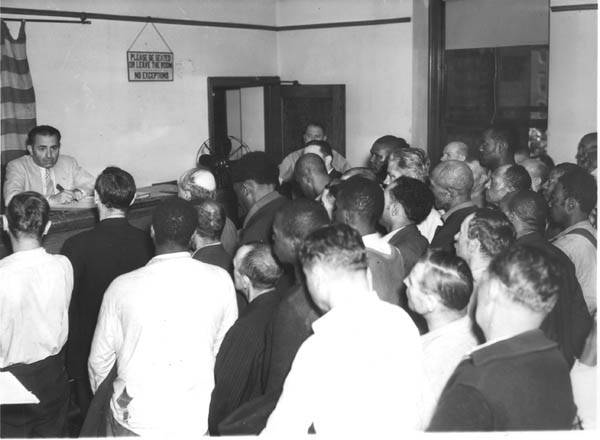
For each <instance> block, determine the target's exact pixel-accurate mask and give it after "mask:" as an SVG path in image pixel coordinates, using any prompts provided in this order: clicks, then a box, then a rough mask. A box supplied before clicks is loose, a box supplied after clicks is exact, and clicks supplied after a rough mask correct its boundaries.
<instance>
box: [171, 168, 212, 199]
mask: <svg viewBox="0 0 600 440" xmlns="http://www.w3.org/2000/svg"><path fill="white" fill-rule="evenodd" d="M177 189H178V194H179V198H181V199H184V200H190V201H195V200H200V199H205V198H210V199H214V198H215V193H216V190H217V182H216V181H215V176H213V174H212V173H211V172H210V171H209V170H207V169H205V168H192V169H190V170H187V171H186V172H185V173H183V174H182V175H181V177H180V178H179V181H178V182H177Z"/></svg>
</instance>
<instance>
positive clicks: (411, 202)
mask: <svg viewBox="0 0 600 440" xmlns="http://www.w3.org/2000/svg"><path fill="white" fill-rule="evenodd" d="M390 186H391V187H392V188H391V189H390V191H389V194H390V195H391V196H392V198H393V199H394V200H395V201H396V202H398V203H400V204H401V205H402V207H403V208H404V212H406V217H408V219H409V220H410V221H411V222H413V223H414V224H417V225H418V224H419V223H421V222H422V221H423V220H425V219H426V218H427V216H428V215H429V213H430V212H431V208H433V200H434V196H433V192H431V189H430V188H429V186H428V185H427V184H425V183H424V182H422V181H420V180H418V179H413V178H412V177H407V176H400V177H399V178H397V179H396V180H395V181H394V183H393V184H392V185H390Z"/></svg>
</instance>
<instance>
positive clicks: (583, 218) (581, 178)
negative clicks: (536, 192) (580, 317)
mask: <svg viewBox="0 0 600 440" xmlns="http://www.w3.org/2000/svg"><path fill="white" fill-rule="evenodd" d="M596 198H597V196H596V179H594V176H592V175H591V174H588V173H587V172H586V171H584V170H583V169H580V170H575V171H571V172H568V173H565V174H564V175H562V176H561V177H560V178H559V179H558V183H557V185H556V186H555V187H554V190H553V191H552V196H551V198H550V215H551V217H552V220H553V221H554V223H555V224H556V225H558V226H560V227H561V228H562V231H561V232H560V233H559V234H558V235H557V236H556V237H555V238H554V239H553V241H552V244H553V245H554V246H556V247H558V248H559V249H560V250H561V251H563V252H564V253H565V254H567V256H568V257H569V259H570V260H571V261H572V262H573V265H574V266H575V275H576V276H577V280H578V281H579V284H580V285H581V290H582V292H583V297H584V298H585V302H586V304H587V306H588V310H589V312H590V313H591V314H593V313H594V312H595V310H596V229H595V228H594V227H593V226H592V224H591V223H590V221H589V219H588V218H589V215H590V212H591V211H592V209H594V206H596Z"/></svg>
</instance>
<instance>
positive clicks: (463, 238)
mask: <svg viewBox="0 0 600 440" xmlns="http://www.w3.org/2000/svg"><path fill="white" fill-rule="evenodd" d="M472 219H473V214H471V215H469V216H467V217H466V218H465V219H464V220H463V222H462V224H461V225H460V229H459V231H458V232H457V233H456V235H455V236H454V249H456V255H458V256H459V257H460V258H462V259H463V260H465V261H469V223H471V220H472Z"/></svg>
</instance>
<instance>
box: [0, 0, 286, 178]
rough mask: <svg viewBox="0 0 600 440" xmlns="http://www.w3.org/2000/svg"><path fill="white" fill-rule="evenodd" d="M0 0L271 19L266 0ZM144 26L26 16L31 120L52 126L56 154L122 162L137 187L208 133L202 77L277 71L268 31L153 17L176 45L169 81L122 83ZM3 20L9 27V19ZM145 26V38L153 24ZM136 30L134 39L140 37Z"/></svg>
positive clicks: (187, 163)
mask: <svg viewBox="0 0 600 440" xmlns="http://www.w3.org/2000/svg"><path fill="white" fill-rule="evenodd" d="M2 5H3V6H6V7H27V8H32V9H61V10H72V11H88V12H102V13H108V14H128V15H142V16H148V15H150V16H157V17H170V18H185V19H196V20H213V21H234V22H246V23H256V24H267V25H273V24H274V23H275V6H274V0H264V1H259V2H247V1H244V0H203V1H202V2H198V1H195V0H177V1H171V2H169V3H168V5H169V7H165V5H166V2H164V1H159V0H146V1H142V0H128V1H118V0H107V1H102V2H99V1H95V0H63V1H60V2H56V1H49V0H48V1H44V0H31V1H28V2H27V4H24V3H23V2H22V1H19V0H3V1H2ZM142 25H143V24H142V23H131V22H115V21H103V20H92V24H91V25H63V24H38V23H29V24H28V25H27V49H28V57H29V62H30V68H31V74H32V77H33V81H34V86H35V91H36V101H37V112H38V123H40V124H42V123H43V124H51V125H55V126H56V127H57V128H59V129H60V130H61V132H62V134H63V142H62V145H63V148H62V151H63V153H64V154H71V155H73V156H75V157H77V159H78V160H79V162H80V163H81V164H82V165H83V166H84V167H86V168H87V169H88V170H90V172H92V173H97V172H99V171H101V170H102V169H103V168H104V167H105V166H106V165H109V164H112V165H117V166H121V167H123V168H125V169H127V170H128V171H130V172H131V173H132V174H133V176H134V178H135V179H136V182H137V183H138V185H139V186H143V185H148V184H150V183H153V182H159V181H165V180H171V179H174V178H176V177H178V175H179V174H180V173H181V172H183V171H184V170H185V169H187V168H189V167H191V166H193V164H194V158H195V154H196V150H197V149H198V147H199V146H200V145H201V144H202V142H204V140H206V139H207V138H208V113H207V90H206V77H207V76H242V75H243V76H246V75H249V76H252V75H276V74H277V64H276V54H277V50H276V36H275V33H274V32H266V31H256V30H240V29H223V28H204V27H193V26H175V25H157V27H158V29H159V30H160V31H161V33H162V34H163V36H164V37H165V39H166V41H167V42H168V44H169V45H170V47H171V48H172V50H173V52H174V57H175V80H174V81H173V82H156V83H129V82H128V81H127V69H126V64H125V53H126V51H127V48H128V47H129V45H130V44H131V43H132V41H133V39H134V37H135V36H136V34H137V33H138V32H139V30H140V29H141V27H142ZM10 27H11V29H12V30H15V32H16V29H17V24H16V23H11V24H10ZM146 32H147V35H148V38H151V35H152V32H151V26H149V27H148V28H147V29H146ZM15 35H16V33H15ZM144 35H146V33H145V34H144ZM144 35H142V36H141V37H140V41H138V43H137V44H142V45H143V42H144V38H145V37H144ZM161 48H162V46H161V47H159V49H161Z"/></svg>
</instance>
